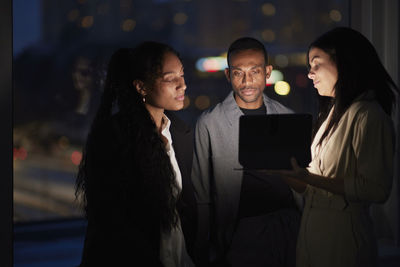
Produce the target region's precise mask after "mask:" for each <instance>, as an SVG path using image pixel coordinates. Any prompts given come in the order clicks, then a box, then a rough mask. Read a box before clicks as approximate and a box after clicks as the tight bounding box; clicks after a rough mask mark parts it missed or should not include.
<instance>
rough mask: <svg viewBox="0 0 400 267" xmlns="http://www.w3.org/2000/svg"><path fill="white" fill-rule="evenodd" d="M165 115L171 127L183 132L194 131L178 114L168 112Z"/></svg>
mask: <svg viewBox="0 0 400 267" xmlns="http://www.w3.org/2000/svg"><path fill="white" fill-rule="evenodd" d="M164 114H165V116H167V118H168V119H169V120H170V121H171V126H172V127H174V128H176V129H177V130H179V131H181V132H190V131H191V130H192V129H191V128H190V126H189V125H188V124H187V123H186V122H185V121H183V120H182V119H181V118H180V117H178V115H177V114H175V112H172V111H167V110H166V111H165V112H164Z"/></svg>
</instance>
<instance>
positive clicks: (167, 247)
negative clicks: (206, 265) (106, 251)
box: [160, 115, 194, 267]
mask: <svg viewBox="0 0 400 267" xmlns="http://www.w3.org/2000/svg"><path fill="white" fill-rule="evenodd" d="M170 126H171V121H170V120H169V119H168V117H167V116H165V115H164V116H163V120H162V124H161V129H162V130H161V134H162V135H163V136H164V137H165V138H167V140H168V142H167V144H166V145H165V146H166V150H167V154H168V156H169V158H170V160H171V165H172V168H173V170H174V174H175V179H176V183H177V185H178V188H179V191H181V190H182V174H181V171H180V169H179V166H178V162H177V161H176V157H175V151H174V147H173V146H172V137H171V133H170V131H169V128H170ZM178 193H179V192H176V194H178ZM176 212H177V211H176ZM160 259H161V262H162V263H163V265H164V266H166V267H177V266H178V267H179V266H182V267H186V266H188V267H191V266H194V264H193V262H192V260H191V259H190V257H189V255H188V254H187V252H186V245H185V239H184V237H183V232H182V228H181V222H180V220H179V218H178V225H177V227H176V228H173V229H172V230H171V232H170V233H163V232H161V240H160Z"/></svg>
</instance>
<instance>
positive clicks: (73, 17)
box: [68, 9, 79, 22]
mask: <svg viewBox="0 0 400 267" xmlns="http://www.w3.org/2000/svg"><path fill="white" fill-rule="evenodd" d="M78 17H79V10H78V9H72V10H71V11H70V12H69V13H68V20H69V21H71V22H73V21H76V20H77V19H78Z"/></svg>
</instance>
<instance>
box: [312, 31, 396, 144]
mask: <svg viewBox="0 0 400 267" xmlns="http://www.w3.org/2000/svg"><path fill="white" fill-rule="evenodd" d="M312 48H319V49H321V50H323V51H324V52H325V53H327V54H328V55H329V56H330V59H331V60H332V61H333V62H334V63H335V64H336V67H337V71H338V79H337V82H336V84H335V86H334V90H335V97H334V98H329V97H321V96H320V97H319V100H320V101H319V113H318V117H317V120H316V125H315V127H314V136H315V133H316V131H317V130H318V128H319V127H320V126H321V124H322V123H323V122H324V120H325V119H326V118H327V116H328V113H329V111H330V108H331V107H332V106H334V110H333V113H332V117H331V119H330V121H329V123H328V125H327V128H326V130H325V131H324V133H323V134H322V136H321V139H320V140H319V144H321V143H322V141H323V140H324V138H326V136H328V134H329V133H330V131H335V129H336V127H337V125H338V123H339V121H340V119H341V117H342V116H343V114H344V113H345V112H346V110H347V109H348V108H349V106H350V105H351V104H352V103H353V102H354V100H355V99H356V98H357V97H358V96H360V95H362V94H363V93H365V92H368V91H372V92H374V97H375V99H376V101H377V102H378V103H379V104H380V106H381V107H382V109H383V110H384V111H385V112H386V113H387V114H388V115H389V116H390V115H391V113H392V109H393V106H394V104H395V92H397V93H398V88H397V86H396V85H395V83H394V82H393V80H392V78H391V77H390V76H389V74H388V72H387V71H386V69H385V67H384V66H383V65H382V63H381V61H380V59H379V57H378V54H377V52H376V50H375V48H374V47H373V45H372V44H371V42H370V41H368V39H367V38H365V37H364V36H363V35H362V34H361V33H359V32H358V31H356V30H353V29H351V28H346V27H338V28H334V29H333V30H330V31H328V32H326V33H325V34H323V35H322V36H320V37H319V38H317V39H316V40H315V41H314V42H313V43H312V44H311V45H310V46H309V49H308V52H307V64H309V52H310V50H311V49H312ZM308 67H310V66H309V65H308Z"/></svg>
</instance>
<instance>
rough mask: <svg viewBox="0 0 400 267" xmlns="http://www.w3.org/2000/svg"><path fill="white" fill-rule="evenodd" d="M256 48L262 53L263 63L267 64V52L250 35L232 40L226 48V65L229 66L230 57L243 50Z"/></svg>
mask: <svg viewBox="0 0 400 267" xmlns="http://www.w3.org/2000/svg"><path fill="white" fill-rule="evenodd" d="M249 49H250V50H258V51H261V52H262V53H263V54H264V59H265V64H266V65H267V64H268V53H267V50H266V49H265V47H264V45H263V44H262V43H261V42H260V41H258V40H257V39H254V38H252V37H242V38H239V39H237V40H236V41H234V42H233V43H232V44H231V45H230V46H229V49H228V57H227V60H228V66H229V67H230V57H231V56H232V55H234V54H236V53H238V52H240V51H243V50H249Z"/></svg>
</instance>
